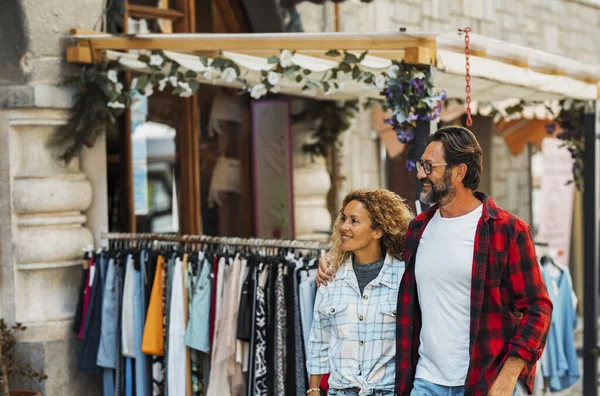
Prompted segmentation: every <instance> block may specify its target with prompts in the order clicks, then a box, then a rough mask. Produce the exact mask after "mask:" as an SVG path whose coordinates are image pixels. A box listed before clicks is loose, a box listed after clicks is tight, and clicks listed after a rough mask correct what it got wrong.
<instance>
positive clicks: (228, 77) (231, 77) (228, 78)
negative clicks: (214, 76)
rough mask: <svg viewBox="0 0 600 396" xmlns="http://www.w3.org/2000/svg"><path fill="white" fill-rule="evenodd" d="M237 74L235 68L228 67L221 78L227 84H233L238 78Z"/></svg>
mask: <svg viewBox="0 0 600 396" xmlns="http://www.w3.org/2000/svg"><path fill="white" fill-rule="evenodd" d="M237 76H238V75H237V72H236V71H235V69H234V68H233V67H228V68H227V69H225V70H223V74H222V75H221V78H222V79H223V80H225V82H227V83H229V84H231V83H232V82H234V81H235V79H236V78H237Z"/></svg>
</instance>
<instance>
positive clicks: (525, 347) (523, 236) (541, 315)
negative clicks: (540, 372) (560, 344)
mask: <svg viewBox="0 0 600 396" xmlns="http://www.w3.org/2000/svg"><path fill="white" fill-rule="evenodd" d="M508 286H509V288H510V291H511V293H512V296H513V301H514V304H515V308H516V309H517V310H519V311H520V312H522V313H523V318H522V320H521V323H520V325H519V327H518V328H517V330H516V331H515V333H514V336H513V337H512V339H511V340H510V347H509V352H508V354H509V355H510V356H515V357H519V358H521V359H523V360H524V361H525V362H527V363H529V364H534V363H535V362H537V360H538V359H539V357H540V356H541V354H542V351H543V350H544V346H545V345H546V337H547V335H548V329H549V328H550V323H551V318H552V302H551V300H550V297H549V296H548V292H547V290H546V286H545V284H544V280H543V278H542V273H541V271H540V267H539V264H538V262H537V258H536V254H535V248H534V245H533V240H532V239H531V233H530V231H529V226H528V225H526V224H525V223H522V222H520V223H518V226H517V233H516V235H515V239H514V241H513V243H512V246H511V249H510V251H509V256H508Z"/></svg>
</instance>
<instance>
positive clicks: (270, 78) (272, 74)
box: [267, 71, 281, 85]
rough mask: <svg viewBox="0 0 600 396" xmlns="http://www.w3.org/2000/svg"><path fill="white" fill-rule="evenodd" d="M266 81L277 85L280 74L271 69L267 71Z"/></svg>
mask: <svg viewBox="0 0 600 396" xmlns="http://www.w3.org/2000/svg"><path fill="white" fill-rule="evenodd" d="M267 81H269V84H271V85H277V84H279V82H280V81H281V75H280V74H279V73H276V72H273V71H271V72H269V75H268V77H267Z"/></svg>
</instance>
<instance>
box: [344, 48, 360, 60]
mask: <svg viewBox="0 0 600 396" xmlns="http://www.w3.org/2000/svg"><path fill="white" fill-rule="evenodd" d="M344 62H346V63H356V62H358V58H357V57H356V55H354V54H351V53H350V52H348V51H344Z"/></svg>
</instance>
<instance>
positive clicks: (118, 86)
mask: <svg viewBox="0 0 600 396" xmlns="http://www.w3.org/2000/svg"><path fill="white" fill-rule="evenodd" d="M115 92H116V93H121V92H123V84H121V83H116V84H115Z"/></svg>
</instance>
